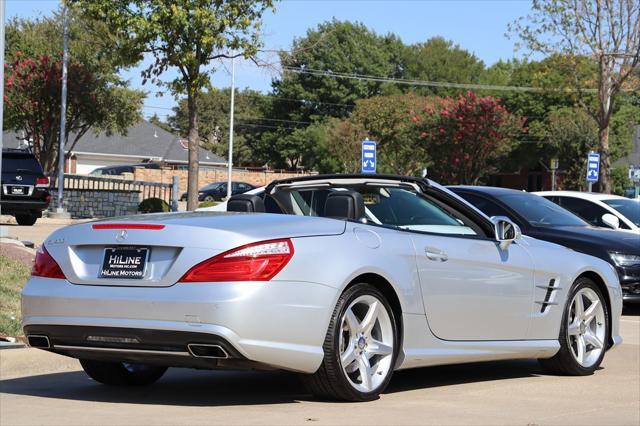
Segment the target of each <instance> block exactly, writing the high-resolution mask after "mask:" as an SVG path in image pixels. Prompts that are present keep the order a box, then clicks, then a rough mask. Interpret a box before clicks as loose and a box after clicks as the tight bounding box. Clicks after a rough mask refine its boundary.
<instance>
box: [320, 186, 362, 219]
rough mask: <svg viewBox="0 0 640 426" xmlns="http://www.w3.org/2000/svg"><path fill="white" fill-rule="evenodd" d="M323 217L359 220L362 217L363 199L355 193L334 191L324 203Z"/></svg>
mask: <svg viewBox="0 0 640 426" xmlns="http://www.w3.org/2000/svg"><path fill="white" fill-rule="evenodd" d="M324 217H333V218H336V219H351V220H360V219H362V218H363V217H364V199H363V198H362V195H360V193H359V192H356V191H334V192H331V193H330V194H329V195H328V196H327V201H325V203H324Z"/></svg>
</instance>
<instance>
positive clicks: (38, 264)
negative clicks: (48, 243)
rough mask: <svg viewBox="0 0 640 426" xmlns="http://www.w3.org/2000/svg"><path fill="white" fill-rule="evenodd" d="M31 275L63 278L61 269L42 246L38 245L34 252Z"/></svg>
mask: <svg viewBox="0 0 640 426" xmlns="http://www.w3.org/2000/svg"><path fill="white" fill-rule="evenodd" d="M31 275H32V276H34V277H46V278H65V276H64V274H63V273H62V269H60V266H59V265H58V263H57V262H56V261H55V260H53V257H51V255H50V254H49V252H48V251H47V249H46V248H45V247H44V246H40V248H39V249H38V251H37V252H36V260H35V262H34V263H33V269H32V270H31Z"/></svg>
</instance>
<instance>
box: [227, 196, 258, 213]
mask: <svg viewBox="0 0 640 426" xmlns="http://www.w3.org/2000/svg"><path fill="white" fill-rule="evenodd" d="M227 211H228V212H245V213H264V212H265V210H264V201H263V200H262V198H260V197H258V196H257V195H254V194H238V195H234V196H232V197H231V198H229V201H228V202H227Z"/></svg>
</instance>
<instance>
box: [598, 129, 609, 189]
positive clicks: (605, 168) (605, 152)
mask: <svg viewBox="0 0 640 426" xmlns="http://www.w3.org/2000/svg"><path fill="white" fill-rule="evenodd" d="M598 139H599V140H600V192H601V193H603V194H611V189H612V184H611V157H610V155H609V123H608V122H607V124H606V126H605V127H603V128H600V130H599V131H598Z"/></svg>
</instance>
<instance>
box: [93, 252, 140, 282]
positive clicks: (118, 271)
mask: <svg viewBox="0 0 640 426" xmlns="http://www.w3.org/2000/svg"><path fill="white" fill-rule="evenodd" d="M150 252H151V250H150V249H149V247H131V246H126V247H124V246H120V247H105V249H104V255H103V257H102V266H101V268H100V271H99V273H98V278H101V279H121V280H122V279H124V280H141V279H143V278H144V277H145V275H146V273H147V265H148V263H149V253H150ZM136 259H137V261H136Z"/></svg>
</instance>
